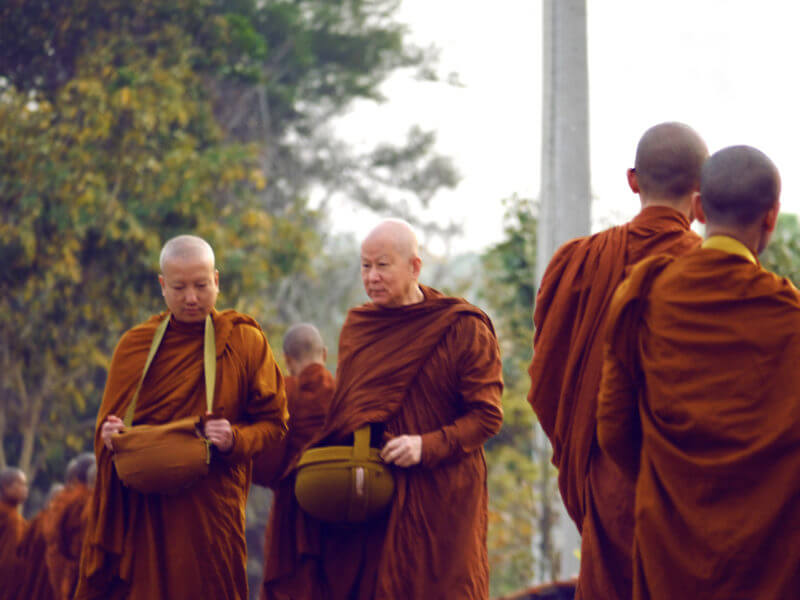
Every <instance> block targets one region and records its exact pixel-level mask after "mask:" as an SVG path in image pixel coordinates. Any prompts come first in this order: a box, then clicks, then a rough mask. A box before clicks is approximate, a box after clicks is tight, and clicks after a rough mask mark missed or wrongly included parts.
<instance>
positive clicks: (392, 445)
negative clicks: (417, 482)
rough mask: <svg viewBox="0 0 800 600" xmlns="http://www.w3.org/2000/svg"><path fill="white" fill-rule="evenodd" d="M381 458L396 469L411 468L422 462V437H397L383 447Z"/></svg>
mask: <svg viewBox="0 0 800 600" xmlns="http://www.w3.org/2000/svg"><path fill="white" fill-rule="evenodd" d="M381 458H382V459H383V460H384V462H387V463H389V464H394V465H397V466H398V467H413V466H414V465H418V464H419V463H420V461H421V460H422V436H421V435H398V436H397V437H393V438H392V439H390V440H389V441H388V442H386V444H385V445H384V446H383V450H381Z"/></svg>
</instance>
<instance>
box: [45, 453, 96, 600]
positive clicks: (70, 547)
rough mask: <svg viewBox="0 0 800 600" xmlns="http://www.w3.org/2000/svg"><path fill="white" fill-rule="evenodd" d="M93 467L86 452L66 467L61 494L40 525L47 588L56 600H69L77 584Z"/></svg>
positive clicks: (90, 457)
mask: <svg viewBox="0 0 800 600" xmlns="http://www.w3.org/2000/svg"><path fill="white" fill-rule="evenodd" d="M94 464H95V457H94V454H93V453H90V452H87V453H84V454H81V455H79V456H77V457H75V458H74V459H72V460H71V461H70V462H69V464H68V465H67V473H66V478H65V487H64V490H63V491H62V492H61V493H60V494H58V495H57V496H56V497H55V498H54V499H53V501H52V502H51V504H50V507H49V509H48V511H47V518H46V519H45V524H44V533H45V540H46V542H47V551H46V562H47V572H48V575H49V577H50V585H51V587H52V589H53V591H54V593H55V596H56V598H58V600H72V597H73V596H74V595H75V586H76V585H77V583H78V563H79V561H80V557H81V547H82V545H83V536H84V534H85V533H86V518H87V516H88V515H87V512H86V506H87V504H88V503H89V498H90V495H91V486H90V485H89V483H90V482H89V470H90V469H91V467H92V466H93V465H94Z"/></svg>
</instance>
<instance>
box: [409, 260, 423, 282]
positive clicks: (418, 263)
mask: <svg viewBox="0 0 800 600" xmlns="http://www.w3.org/2000/svg"><path fill="white" fill-rule="evenodd" d="M421 271H422V259H421V258H420V257H419V256H415V257H414V258H412V259H411V272H412V273H413V274H414V279H419V274H420V272H421Z"/></svg>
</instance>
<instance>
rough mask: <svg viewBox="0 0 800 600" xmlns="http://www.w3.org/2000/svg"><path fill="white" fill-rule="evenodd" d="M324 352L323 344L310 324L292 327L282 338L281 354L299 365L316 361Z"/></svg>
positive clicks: (318, 334)
mask: <svg viewBox="0 0 800 600" xmlns="http://www.w3.org/2000/svg"><path fill="white" fill-rule="evenodd" d="M324 352H325V343H324V342H323V341H322V336H321V335H320V333H319V331H318V330H317V328H316V327H314V326H313V325H312V324H311V323H299V324H297V325H292V326H291V327H290V328H289V331H287V332H286V335H284V336H283V353H284V354H285V355H286V356H288V357H290V358H292V359H293V360H296V361H298V362H300V363H306V362H311V361H318V360H320V359H322V357H323V354H324Z"/></svg>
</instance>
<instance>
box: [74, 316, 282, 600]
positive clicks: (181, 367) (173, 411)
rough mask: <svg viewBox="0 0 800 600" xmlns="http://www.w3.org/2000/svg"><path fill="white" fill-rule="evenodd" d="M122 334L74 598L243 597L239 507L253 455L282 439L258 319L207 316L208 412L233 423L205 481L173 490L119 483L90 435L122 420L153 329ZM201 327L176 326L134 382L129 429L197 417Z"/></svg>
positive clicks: (276, 381)
mask: <svg viewBox="0 0 800 600" xmlns="http://www.w3.org/2000/svg"><path fill="white" fill-rule="evenodd" d="M163 318H164V315H163V314H162V315H158V316H154V317H152V318H151V319H149V320H148V321H147V322H145V323H143V324H142V325H139V326H137V327H135V328H133V329H131V330H130V331H128V332H127V333H126V334H125V335H124V336H123V337H122V339H121V340H120V342H119V344H118V345H117V349H116V351H115V352H114V358H113V360H112V364H111V368H110V370H109V374H108V382H107V384H106V389H105V393H104V395H103V402H102V405H101V407H100V412H99V414H98V418H97V431H96V435H95V453H96V455H97V466H98V469H97V483H96V485H95V488H94V492H93V494H92V500H91V504H90V509H89V510H90V518H89V523H88V526H87V529H88V531H87V536H86V539H85V543H84V549H83V554H82V555H81V565H80V577H79V582H78V591H77V594H76V598H77V599H78V600H83V599H95V598H97V599H101V598H102V599H103V600H107V599H116V598H129V599H131V600H159V599H169V600H182V599H187V600H188V599H192V600H194V599H196V598H214V599H215V600H233V599H236V600H243V599H245V598H247V578H246V575H245V561H246V546H245V536H244V526H245V517H244V515H245V503H246V499H247V491H248V489H249V486H250V470H251V469H250V467H251V459H252V456H253V455H254V454H255V453H256V452H259V451H261V450H264V449H266V448H268V447H270V445H272V444H274V443H276V442H277V441H278V440H280V439H281V438H282V437H283V435H284V434H285V431H286V421H287V418H288V415H287V411H286V395H285V391H284V385H283V377H282V376H281V374H280V371H279V370H278V366H277V365H276V363H275V360H274V358H273V356H272V351H271V350H270V347H269V344H268V343H267V339H266V337H265V336H264V334H263V332H262V331H261V329H260V328H259V326H258V324H257V323H256V322H255V321H254V320H253V319H251V318H250V317H247V316H246V315H242V314H239V313H236V312H234V311H224V312H217V311H213V312H212V318H213V321H214V330H215V335H216V347H217V377H216V390H215V392H214V413H215V415H218V416H222V417H224V418H226V419H228V420H229V421H230V422H231V423H232V424H233V431H234V444H233V448H232V449H231V451H230V452H228V453H227V454H222V453H220V452H215V454H214V456H213V457H212V460H211V465H210V470H209V474H208V476H207V477H205V478H204V479H202V480H201V481H199V482H197V483H195V484H194V485H193V486H192V487H190V488H189V489H188V490H185V491H182V492H179V493H176V494H163V495H161V494H147V495H145V494H140V493H138V492H135V491H133V490H130V489H128V488H126V487H125V486H123V484H122V482H121V481H120V480H119V478H118V477H117V474H116V471H115V470H114V465H113V461H112V457H111V452H110V451H108V450H107V449H106V447H105V445H104V444H103V441H102V439H101V437H100V427H101V425H102V423H103V422H104V421H105V419H106V417H107V416H108V415H110V414H114V415H117V416H121V415H123V414H124V411H125V408H126V407H127V405H128V403H129V402H130V400H131V398H132V396H133V393H134V391H135V389H136V385H137V383H138V381H139V378H140V377H141V374H142V370H143V368H144V363H145V360H146V358H147V354H148V351H149V348H150V343H151V341H152V338H153V334H154V332H155V329H156V327H157V326H158V323H159V322H160V321H161V320H162V319H163ZM205 404H206V401H205V383H204V378H203V323H198V324H187V323H180V322H176V321H175V320H174V319H173V320H172V322H171V323H170V326H169V328H168V329H167V332H166V335H165V336H164V340H163V341H162V343H161V347H160V349H159V351H158V354H157V355H156V358H155V360H154V361H153V364H152V365H151V366H150V370H149V371H148V373H147V378H146V380H145V382H144V385H143V386H142V390H141V394H140V397H139V403H138V405H137V407H136V414H135V415H134V425H136V424H140V423H165V422H169V421H172V420H175V419H180V418H183V417H188V416H192V415H202V414H204V413H205V410H206V408H205Z"/></svg>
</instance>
